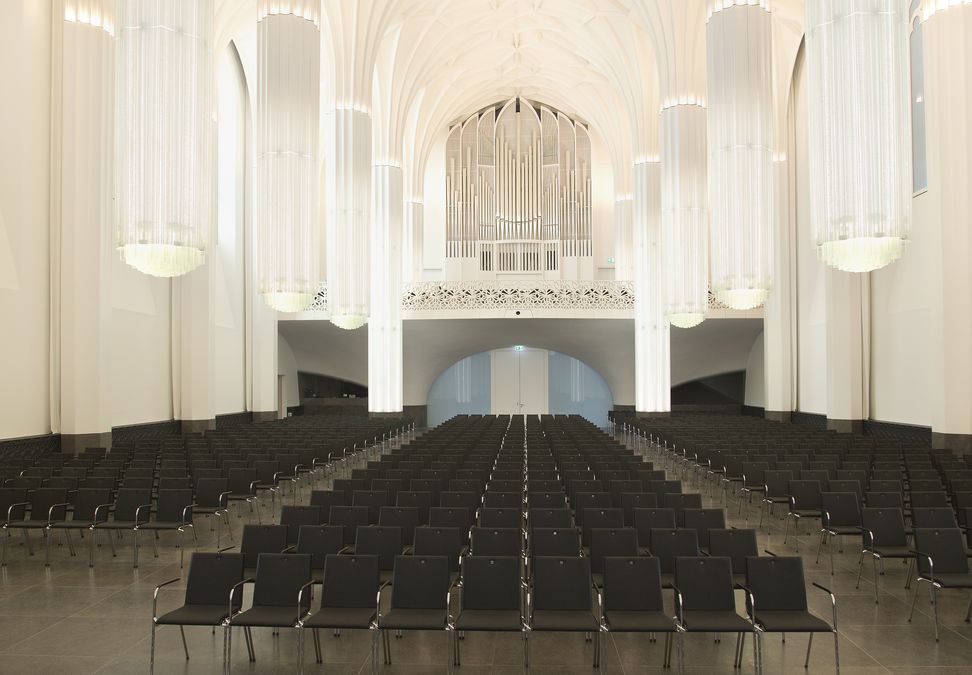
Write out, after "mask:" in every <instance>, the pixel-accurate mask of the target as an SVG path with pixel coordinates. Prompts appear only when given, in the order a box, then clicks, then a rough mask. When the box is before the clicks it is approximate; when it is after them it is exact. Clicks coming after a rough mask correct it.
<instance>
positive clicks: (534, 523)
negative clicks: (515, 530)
mask: <svg viewBox="0 0 972 675" xmlns="http://www.w3.org/2000/svg"><path fill="white" fill-rule="evenodd" d="M570 523H571V516H570V509H568V508H566V507H564V508H556V509H534V508H530V509H527V525H528V526H529V527H530V529H531V530H532V529H534V528H537V527H570Z"/></svg>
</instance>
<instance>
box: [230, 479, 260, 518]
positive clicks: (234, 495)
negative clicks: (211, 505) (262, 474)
mask: <svg viewBox="0 0 972 675" xmlns="http://www.w3.org/2000/svg"><path fill="white" fill-rule="evenodd" d="M259 486H260V481H259V480H258V479H257V470H256V469H252V468H242V467H241V468H236V469H230V470H229V471H227V472H226V489H227V490H229V495H227V500H228V501H230V502H246V503H247V504H249V505H250V515H251V516H252V515H253V514H254V512H255V513H256V517H257V522H260V508H259V507H260V505H259V503H258V502H257V494H258V492H257V490H258V488H259ZM254 504H256V509H254ZM238 515H241V516H242V514H238Z"/></svg>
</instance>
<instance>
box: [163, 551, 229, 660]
mask: <svg viewBox="0 0 972 675" xmlns="http://www.w3.org/2000/svg"><path fill="white" fill-rule="evenodd" d="M177 581H181V578H179V579H170V580H169V581H166V582H164V583H162V584H159V585H158V586H156V587H155V591H154V593H153V594H152V639H151V646H150V651H149V672H154V671H155V630H156V627H157V626H179V632H180V633H181V634H182V647H183V649H184V650H185V652H186V660H187V661H188V660H189V646H188V645H187V644H186V634H185V626H212V627H213V628H214V629H215V627H216V626H221V625H223V622H224V621H226V619H228V618H229V617H230V616H232V615H233V614H234V613H235V612H238V611H240V607H241V606H242V604H243V588H242V585H241V584H242V581H243V556H242V554H239V553H222V552H220V553H193V554H192V557H191V558H190V559H189V575H188V577H187V578H186V599H185V604H184V605H183V606H182V607H180V608H178V609H175V610H173V611H171V612H166V613H165V614H163V615H161V616H159V613H158V601H159V591H161V590H162V588H163V587H165V586H168V585H170V584H174V583H176V582H177ZM224 639H225V634H224ZM223 647H224V649H225V647H226V644H225V642H224V644H223Z"/></svg>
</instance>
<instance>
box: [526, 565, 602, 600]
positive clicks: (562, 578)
mask: <svg viewBox="0 0 972 675" xmlns="http://www.w3.org/2000/svg"><path fill="white" fill-rule="evenodd" d="M533 607H534V609H538V610H554V611H571V610H578V611H579V610H587V611H590V610H591V607H592V605H591V561H590V560H589V559H588V558H581V557H560V558H556V557H539V558H537V559H536V560H535V561H534V570H533Z"/></svg>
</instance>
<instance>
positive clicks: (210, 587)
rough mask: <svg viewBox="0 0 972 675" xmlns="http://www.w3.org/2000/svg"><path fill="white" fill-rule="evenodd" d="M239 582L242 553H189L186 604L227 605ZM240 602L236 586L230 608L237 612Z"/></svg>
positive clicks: (240, 593) (241, 575) (241, 595)
mask: <svg viewBox="0 0 972 675" xmlns="http://www.w3.org/2000/svg"><path fill="white" fill-rule="evenodd" d="M241 581H243V554H242V553H198V552H197V553H193V554H192V557H191V558H190V559H189V575H188V577H187V578H186V604H187V605H228V603H229V594H230V590H231V589H232V588H233V586H235V585H236V584H238V583H240V582H241ZM296 602H297V597H296V596H294V603H295V604H296ZM242 603H243V588H242V587H240V588H238V589H237V590H236V592H235V593H234V594H233V609H234V610H236V609H239V608H240V605H242Z"/></svg>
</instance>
